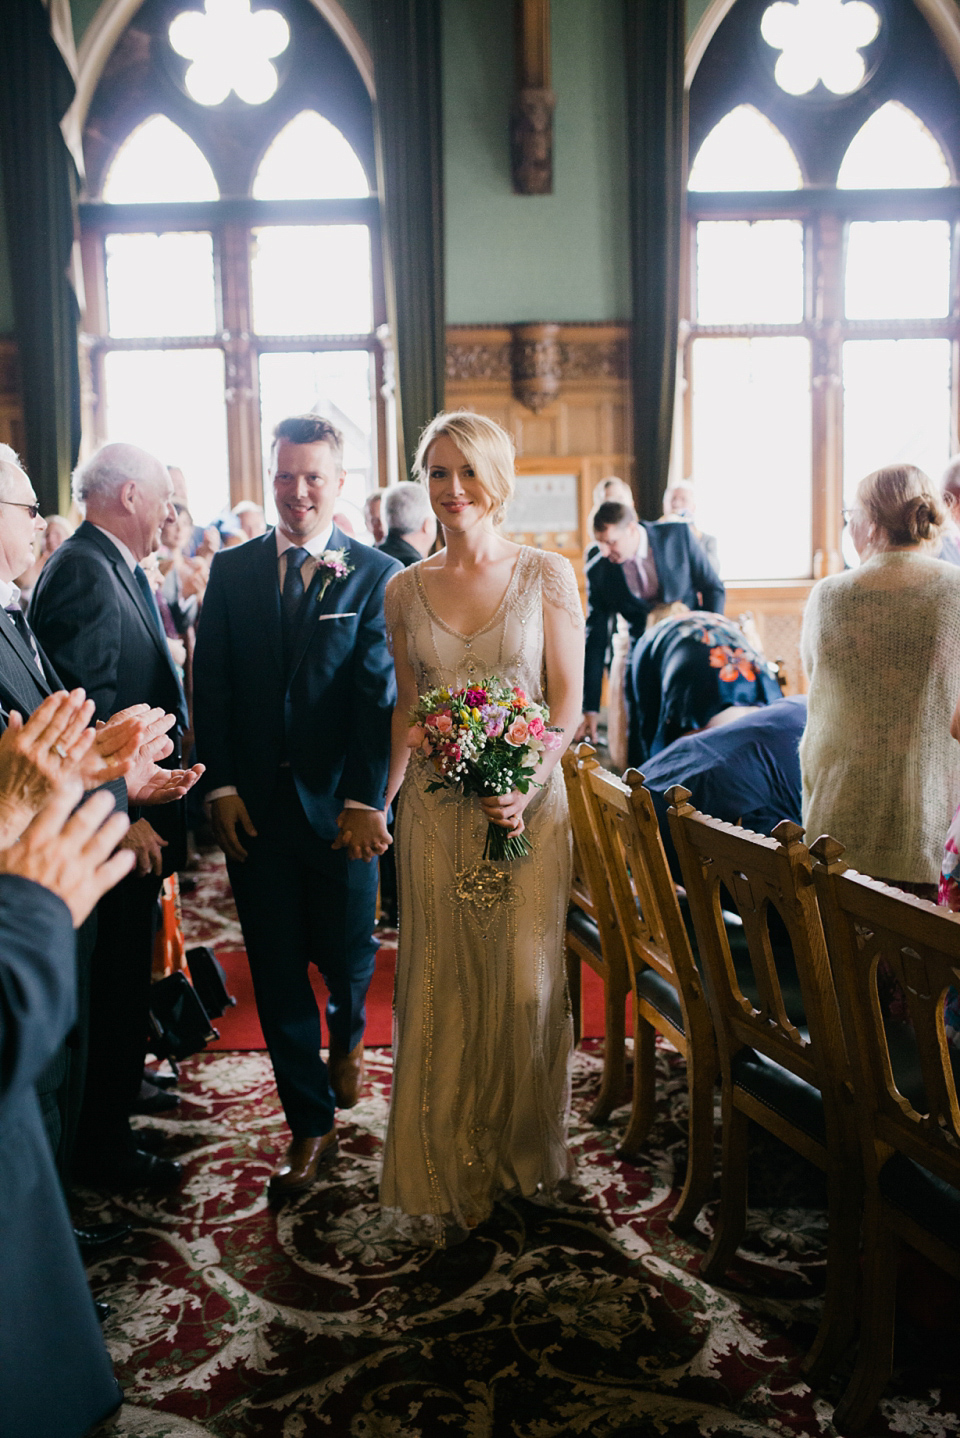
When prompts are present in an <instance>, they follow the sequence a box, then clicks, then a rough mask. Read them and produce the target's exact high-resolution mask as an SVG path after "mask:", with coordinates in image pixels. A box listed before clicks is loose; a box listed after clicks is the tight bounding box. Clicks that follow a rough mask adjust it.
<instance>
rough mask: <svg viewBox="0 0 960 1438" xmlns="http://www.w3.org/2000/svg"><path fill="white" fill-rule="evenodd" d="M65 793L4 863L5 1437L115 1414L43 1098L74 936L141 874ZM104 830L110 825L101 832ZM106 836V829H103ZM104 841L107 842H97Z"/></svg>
mask: <svg viewBox="0 0 960 1438" xmlns="http://www.w3.org/2000/svg"><path fill="white" fill-rule="evenodd" d="M80 797H81V790H80V785H79V783H74V784H68V785H65V786H63V788H62V789H61V791H60V792H59V793H58V794H57V795H55V797H54V798H53V799H51V800H50V802H49V803H48V804H47V805H46V807H45V808H44V809H43V811H42V812H41V813H40V814H39V815H38V817H37V818H36V819H35V820H34V822H33V823H32V824H31V825H30V827H29V828H28V829H27V830H26V831H25V833H24V834H23V837H22V839H21V840H20V842H19V843H18V844H15V845H13V846H12V847H10V848H7V849H5V850H4V851H3V852H2V853H0V1132H2V1133H3V1143H2V1145H0V1292H2V1294H3V1321H2V1323H0V1395H2V1408H3V1425H2V1426H3V1433H4V1438H39V1435H53V1434H56V1435H57V1438H81V1435H82V1434H84V1433H86V1432H87V1430H88V1429H89V1428H90V1427H91V1425H92V1424H94V1423H97V1422H99V1420H100V1419H101V1418H105V1417H106V1416H107V1414H108V1413H112V1412H113V1411H114V1410H115V1409H116V1408H118V1407H119V1406H120V1403H121V1401H122V1398H123V1395H122V1393H121V1391H120V1389H119V1387H118V1386H117V1383H116V1380H115V1379H114V1377H113V1373H112V1371H111V1368H110V1359H109V1357H108V1355H107V1350H106V1348H105V1347H104V1343H103V1338H102V1336H101V1334H100V1327H99V1324H98V1322H97V1317H96V1312H95V1310H94V1306H93V1301H92V1299H91V1297H90V1290H89V1288H88V1287H87V1282H86V1278H85V1276H84V1272H83V1265H82V1263H81V1261H80V1255H79V1253H78V1252H77V1246H76V1243H75V1242H74V1237H73V1233H72V1231H71V1227H70V1217H69V1214H68V1212H67V1207H66V1204H65V1202H64V1198H63V1193H62V1191H61V1189H60V1185H59V1183H58V1182H57V1176H56V1173H55V1171H54V1166H53V1158H52V1155H51V1153H50V1147H49V1144H48V1143H47V1137H46V1134H45V1133H44V1127H43V1122H42V1119H41V1116H40V1107H39V1103H38V1099H37V1091H36V1083H37V1078H38V1076H39V1075H40V1073H41V1072H42V1070H43V1069H44V1067H45V1066H46V1065H47V1064H48V1063H49V1061H50V1057H51V1055H52V1054H53V1053H54V1052H55V1050H56V1048H57V1046H58V1045H59V1044H61V1043H62V1042H63V1039H64V1037H65V1035H66V1034H67V1031H68V1030H69V1029H70V1027H71V1026H72V1024H73V1021H74V1016H75V1013H76V971H75V964H74V940H73V927H74V925H78V926H79V925H80V924H81V923H82V922H83V920H84V919H85V917H86V916H87V915H88V914H89V912H90V910H91V909H92V908H93V905H94V904H95V903H96V901H97V899H98V898H99V897H100V895H101V894H103V893H104V891H105V889H106V888H107V887H108V886H109V885H110V884H114V883H116V882H117V880H118V879H120V878H121V877H122V875H123V874H124V873H125V872H126V871H127V869H128V867H129V865H130V864H131V863H132V862H133V859H132V856H131V855H130V854H129V853H126V852H119V851H118V852H117V853H116V854H114V856H113V858H109V857H108V856H109V855H110V853H111V851H112V850H113V849H114V848H115V847H116V845H117V844H118V842H119V840H120V839H121V838H122V836H123V832H124V829H125V828H126V825H127V819H126V817H125V816H124V815H122V814H116V815H113V816H112V817H111V818H109V819H107V818H106V816H107V814H108V812H109V810H110V808H111V807H112V803H111V799H110V796H109V795H106V794H97V795H94V796H93V798H91V799H90V800H89V801H88V802H87V803H86V804H84V805H83V807H82V808H80V809H79V810H78V811H77V812H76V813H75V814H74V815H73V816H72V817H71V810H72V809H73V807H74V805H75V804H76V803H77V802H78V801H79V799H80ZM105 819H106V823H104V820H105ZM101 825H102V826H103V827H102V828H101V827H100V826H101ZM98 830H99V833H98V832H97V831H98Z"/></svg>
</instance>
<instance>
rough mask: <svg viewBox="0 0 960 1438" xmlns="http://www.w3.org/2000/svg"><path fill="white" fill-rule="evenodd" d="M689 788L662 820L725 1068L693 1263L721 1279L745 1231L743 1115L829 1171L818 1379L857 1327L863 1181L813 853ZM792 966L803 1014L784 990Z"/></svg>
mask: <svg viewBox="0 0 960 1438" xmlns="http://www.w3.org/2000/svg"><path fill="white" fill-rule="evenodd" d="M689 798H690V795H689V793H688V791H687V790H686V789H683V788H680V787H676V788H673V789H671V790H670V791H669V792H668V794H667V799H668V800H669V802H670V804H671V806H672V807H671V808H670V810H669V823H670V829H671V832H672V834H673V840H674V844H675V845H676V849H677V854H678V856H679V859H680V865H681V868H682V871H683V876H684V882H685V884H686V889H687V897H688V899H689V902H690V909H691V912H692V914H693V921H694V925H695V928H696V934H697V940H698V944H699V949H700V959H701V964H702V968H703V975H704V982H705V984H706V989H707V995H708V999H709V1003H710V1009H711V1011H712V1013H713V1020H714V1027H715V1030H716V1036H717V1047H718V1050H719V1055H720V1068H721V1073H722V1080H723V1167H722V1173H721V1198H720V1212H719V1216H718V1221H717V1228H716V1232H715V1235H714V1239H713V1242H712V1244H711V1245H710V1248H709V1249H708V1251H707V1254H706V1257H705V1259H704V1262H703V1264H702V1272H703V1274H704V1276H705V1277H706V1278H708V1279H718V1278H720V1277H721V1276H722V1275H723V1273H724V1272H725V1271H726V1268H727V1266H728V1264H729V1263H730V1261H731V1259H732V1258H733V1255H734V1253H735V1251H736V1249H737V1246H738V1245H739V1243H740V1240H741V1238H742V1237H743V1233H744V1230H745V1227H746V1217H747V1139H748V1120H749V1119H754V1120H755V1121H756V1122H757V1123H759V1124H761V1125H762V1126H763V1127H764V1128H766V1129H767V1130H769V1132H771V1133H773V1134H776V1135H777V1137H778V1138H780V1139H782V1140H783V1141H784V1142H786V1143H787V1144H789V1145H790V1147H791V1148H793V1149H794V1150H796V1152H798V1153H801V1154H803V1156H804V1157H805V1158H807V1159H809V1160H810V1161H811V1162H812V1163H815V1164H816V1165H817V1166H818V1167H819V1168H821V1169H823V1170H824V1171H825V1173H826V1175H827V1192H828V1213H829V1232H828V1240H827V1283H826V1295H825V1300H824V1310H823V1317H822V1320H821V1323H820V1327H819V1330H818V1332H817V1336H816V1339H815V1341H814V1344H813V1347H812V1348H811V1350H810V1352H809V1354H808V1355H807V1357H806V1359H805V1361H804V1367H805V1369H806V1371H807V1372H808V1374H809V1375H810V1376H811V1379H813V1378H814V1376H815V1375H816V1376H824V1375H825V1374H826V1373H828V1372H830V1370H831V1368H832V1367H833V1364H834V1362H835V1360H836V1359H837V1357H839V1355H840V1353H841V1352H842V1350H843V1349H844V1347H846V1345H847V1344H848V1343H849V1342H850V1341H851V1339H852V1337H853V1331H854V1319H855V1303H854V1295H855V1293H856V1288H857V1269H858V1250H859V1236H860V1198H861V1191H862V1180H861V1174H860V1163H859V1145H858V1140H857V1136H856V1129H855V1125H854V1115H853V1108H852V1105H851V1103H850V1095H849V1085H848V1083H847V1062H846V1053H845V1049H844V1044H843V1038H842V1034H841V1028H840V1014H839V1010H838V1008H837V1000H836V995H835V993H834V990H833V981H832V978H831V973H830V965H829V961H828V958H827V950H826V944H825V941H824V936H823V928H822V926H821V923H820V917H819V913H818V910H817V902H816V897H815V894H814V888H813V878H812V872H811V869H812V865H811V861H810V856H809V854H808V852H807V849H806V848H805V846H804V845H803V844H802V843H801V842H800V841H801V836H802V834H803V830H802V829H801V828H800V826H799V825H797V824H793V823H790V822H789V821H786V820H785V821H784V822H783V823H781V824H778V825H777V827H776V829H775V830H774V837H773V838H766V837H764V836H762V835H759V834H753V833H750V832H749V831H748V830H745V829H740V828H738V827H737V826H735V825H733V824H726V823H723V822H721V821H720V820H719V819H711V818H708V817H707V816H706V815H704V814H699V813H697V811H696V810H695V809H693V808H692V807H691V805H690V804H689V803H688V802H687V800H688V799H689ZM721 886H722V887H723V888H724V889H725V890H726V891H727V893H728V894H729V895H730V896H732V899H733V901H734V903H735V904H736V906H737V908H738V910H739V912H740V916H741V918H742V920H743V925H744V935H745V938H746V943H747V949H748V953H749V958H750V964H751V967H752V970H753V980H754V985H755V989H754V993H753V994H752V995H748V994H747V993H745V992H744V990H745V987H746V985H744V984H743V983H742V982H741V981H740V980H739V979H738V976H737V973H736V970H735V967H734V963H733V960H732V957H731V953H730V946H729V943H728V939H727V933H726V929H725V927H724V923H723V919H722V914H721ZM771 910H775V911H776V912H777V913H778V914H779V916H780V920H781V922H782V925H783V926H784V927H785V931H786V934H787V935H788V936H789V946H786V945H784V944H779V943H778V951H777V952H776V953H775V952H774V947H773V944H772V943H771V920H772V915H771ZM773 922H774V923H776V921H775V920H774V921H773ZM776 927H777V931H778V932H780V933H782V932H783V929H781V928H780V926H779V924H778V925H777V926H776ZM788 947H789V949H792V955H791V954H790V953H789V952H787V948H788ZM794 963H795V971H794V969H793V964H794ZM794 972H795V974H796V977H797V979H798V981H799V991H800V994H799V996H800V998H801V1000H802V1007H803V1017H802V1018H801V1017H800V1016H799V1015H798V1012H797V1007H796V1004H795V1002H791V1001H790V999H789V997H788V988H789V983H790V980H791V979H792V977H793V973H794Z"/></svg>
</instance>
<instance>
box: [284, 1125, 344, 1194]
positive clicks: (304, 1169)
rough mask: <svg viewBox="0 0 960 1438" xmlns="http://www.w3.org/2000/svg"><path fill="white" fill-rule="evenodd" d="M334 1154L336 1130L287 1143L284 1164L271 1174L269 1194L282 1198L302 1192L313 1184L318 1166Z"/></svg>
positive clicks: (335, 1149)
mask: <svg viewBox="0 0 960 1438" xmlns="http://www.w3.org/2000/svg"><path fill="white" fill-rule="evenodd" d="M336 1151H337V1133H336V1129H331V1130H330V1132H329V1133H325V1134H323V1135H322V1136H320V1137H316V1138H294V1139H291V1140H290V1144H289V1146H288V1148H287V1156H286V1158H285V1159H284V1160H283V1163H282V1164H281V1165H280V1167H279V1168H278V1169H276V1170H275V1172H274V1173H272V1174H271V1175H270V1192H271V1193H272V1194H275V1195H278V1196H281V1197H282V1196H283V1195H285V1194H288V1193H301V1192H302V1191H303V1190H304V1189H305V1188H309V1187H310V1185H311V1184H312V1183H314V1182H315V1181H316V1177H317V1172H318V1170H319V1168H320V1166H321V1164H323V1163H325V1162H326V1160H327V1159H330V1158H332V1157H333V1155H334V1154H335V1153H336Z"/></svg>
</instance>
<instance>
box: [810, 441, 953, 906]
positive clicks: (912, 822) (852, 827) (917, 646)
mask: <svg viewBox="0 0 960 1438" xmlns="http://www.w3.org/2000/svg"><path fill="white" fill-rule="evenodd" d="M944 517H945V516H944V511H943V507H942V505H941V502H940V499H939V497H938V496H937V494H936V493H935V491H934V488H933V485H932V484H931V483H930V480H929V479H928V478H927V477H926V475H925V474H923V473H922V471H921V470H918V469H916V468H914V467H913V466H912V465H896V466H891V467H890V468H887V469H878V470H877V471H876V472H875V473H874V474H871V475H868V476H867V478H866V479H864V480H863V481H862V482H861V484H860V486H859V488H858V490H857V498H856V503H855V507H854V509H853V511H852V514H851V517H850V532H851V536H852V538H853V542H854V544H855V545H856V548H857V552H858V554H859V555H860V558H861V561H862V563H861V566H860V568H859V569H855V570H850V571H848V572H847V573H845V574H834V575H830V577H829V578H827V579H822V580H821V581H820V583H819V584H817V585H815V586H814V588H813V591H812V592H811V595H810V599H809V601H808V603H807V609H806V613H805V614H804V619H803V633H802V636H801V640H800V648H801V654H802V657H803V664H804V668H805V670H806V672H807V676H808V679H809V682H810V692H809V699H808V705H809V708H808V718H807V727H806V731H805V733H804V736H803V740H802V741H801V744H800V763H801V770H802V775H803V823H804V827H805V829H806V838H807V842H808V843H813V841H814V840H815V839H816V838H817V837H818V836H819V835H820V834H830V835H831V836H832V837H833V838H834V839H839V840H840V842H841V843H842V844H844V845H845V846H846V853H845V854H844V856H843V857H844V860H845V862H847V863H849V864H851V865H852V866H853V868H855V869H858V870H859V871H860V872H861V873H864V874H869V875H870V876H871V877H873V878H876V879H887V880H891V881H893V882H895V883H899V884H910V885H911V886H915V885H916V886H926V885H928V884H932V885H936V883H937V880H938V878H939V875H940V861H941V858H942V855H943V842H944V838H945V836H946V833H947V829H948V827H949V825H950V819H951V817H952V815H953V812H954V810H955V809H956V807H957V804H958V803H960V744H958V743H957V742H956V741H955V740H954V739H952V738H951V737H950V721H951V717H952V715H953V712H954V707H955V706H956V705H957V701H958V699H960V569H958V568H956V567H954V566H953V565H949V564H945V563H943V562H942V561H941V560H939V559H935V558H934V557H933V554H934V553H935V552H936V550H937V547H938V542H939V535H940V529H941V526H942V524H943V521H944ZM934 897H935V895H934Z"/></svg>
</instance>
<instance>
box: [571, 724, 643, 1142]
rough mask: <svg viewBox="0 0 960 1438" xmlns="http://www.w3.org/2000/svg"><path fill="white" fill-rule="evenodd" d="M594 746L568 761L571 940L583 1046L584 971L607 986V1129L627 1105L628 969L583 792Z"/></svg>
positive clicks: (600, 1118) (600, 1107)
mask: <svg viewBox="0 0 960 1438" xmlns="http://www.w3.org/2000/svg"><path fill="white" fill-rule="evenodd" d="M593 753H594V751H593V749H591V748H590V745H589V744H581V745H579V747H578V749H577V751H576V752H574V751H573V750H572V749H568V750H567V752H566V753H565V754H564V756H563V759H562V761H561V762H562V765H563V777H564V780H565V782H566V788H567V804H568V807H569V810H570V828H571V831H572V834H573V883H572V885H571V890H570V904H569V907H568V910H567V928H566V935H565V943H566V962H567V983H568V986H569V989H570V1000H571V1004H572V1006H573V1023H574V1034H575V1037H576V1041H577V1043H579V1042H580V1036H581V1032H582V997H583V995H582V967H581V966H582V965H583V964H587V965H588V966H589V968H591V969H592V970H593V972H594V973H595V974H597V975H598V976H599V977H600V979H601V980H602V982H603V1000H604V1049H603V1072H602V1077H601V1083H600V1093H599V1095H598V1097H597V1100H596V1103H595V1104H594V1106H593V1108H592V1109H591V1111H590V1119H591V1121H592V1122H593V1123H603V1122H604V1121H605V1120H606V1119H607V1118H608V1117H609V1116H610V1114H611V1113H612V1112H613V1110H614V1109H615V1108H616V1107H618V1105H619V1104H621V1103H622V1102H623V1100H624V1096H625V1094H626V1089H627V1066H626V1003H627V993H628V992H629V980H628V978H627V964H626V959H625V957H624V952H623V942H622V940H621V937H620V929H619V926H618V924H617V915H616V910H615V908H614V904H613V898H612V895H611V893H610V885H609V882H608V878H607V874H606V871H605V869H604V866H603V861H602V859H601V856H600V849H599V846H598V842H597V835H596V831H595V829H594V823H593V815H592V812H591V808H590V805H589V803H588V801H587V797H586V795H585V794H584V791H583V783H582V780H581V775H580V770H579V768H578V755H580V754H585V755H593Z"/></svg>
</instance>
